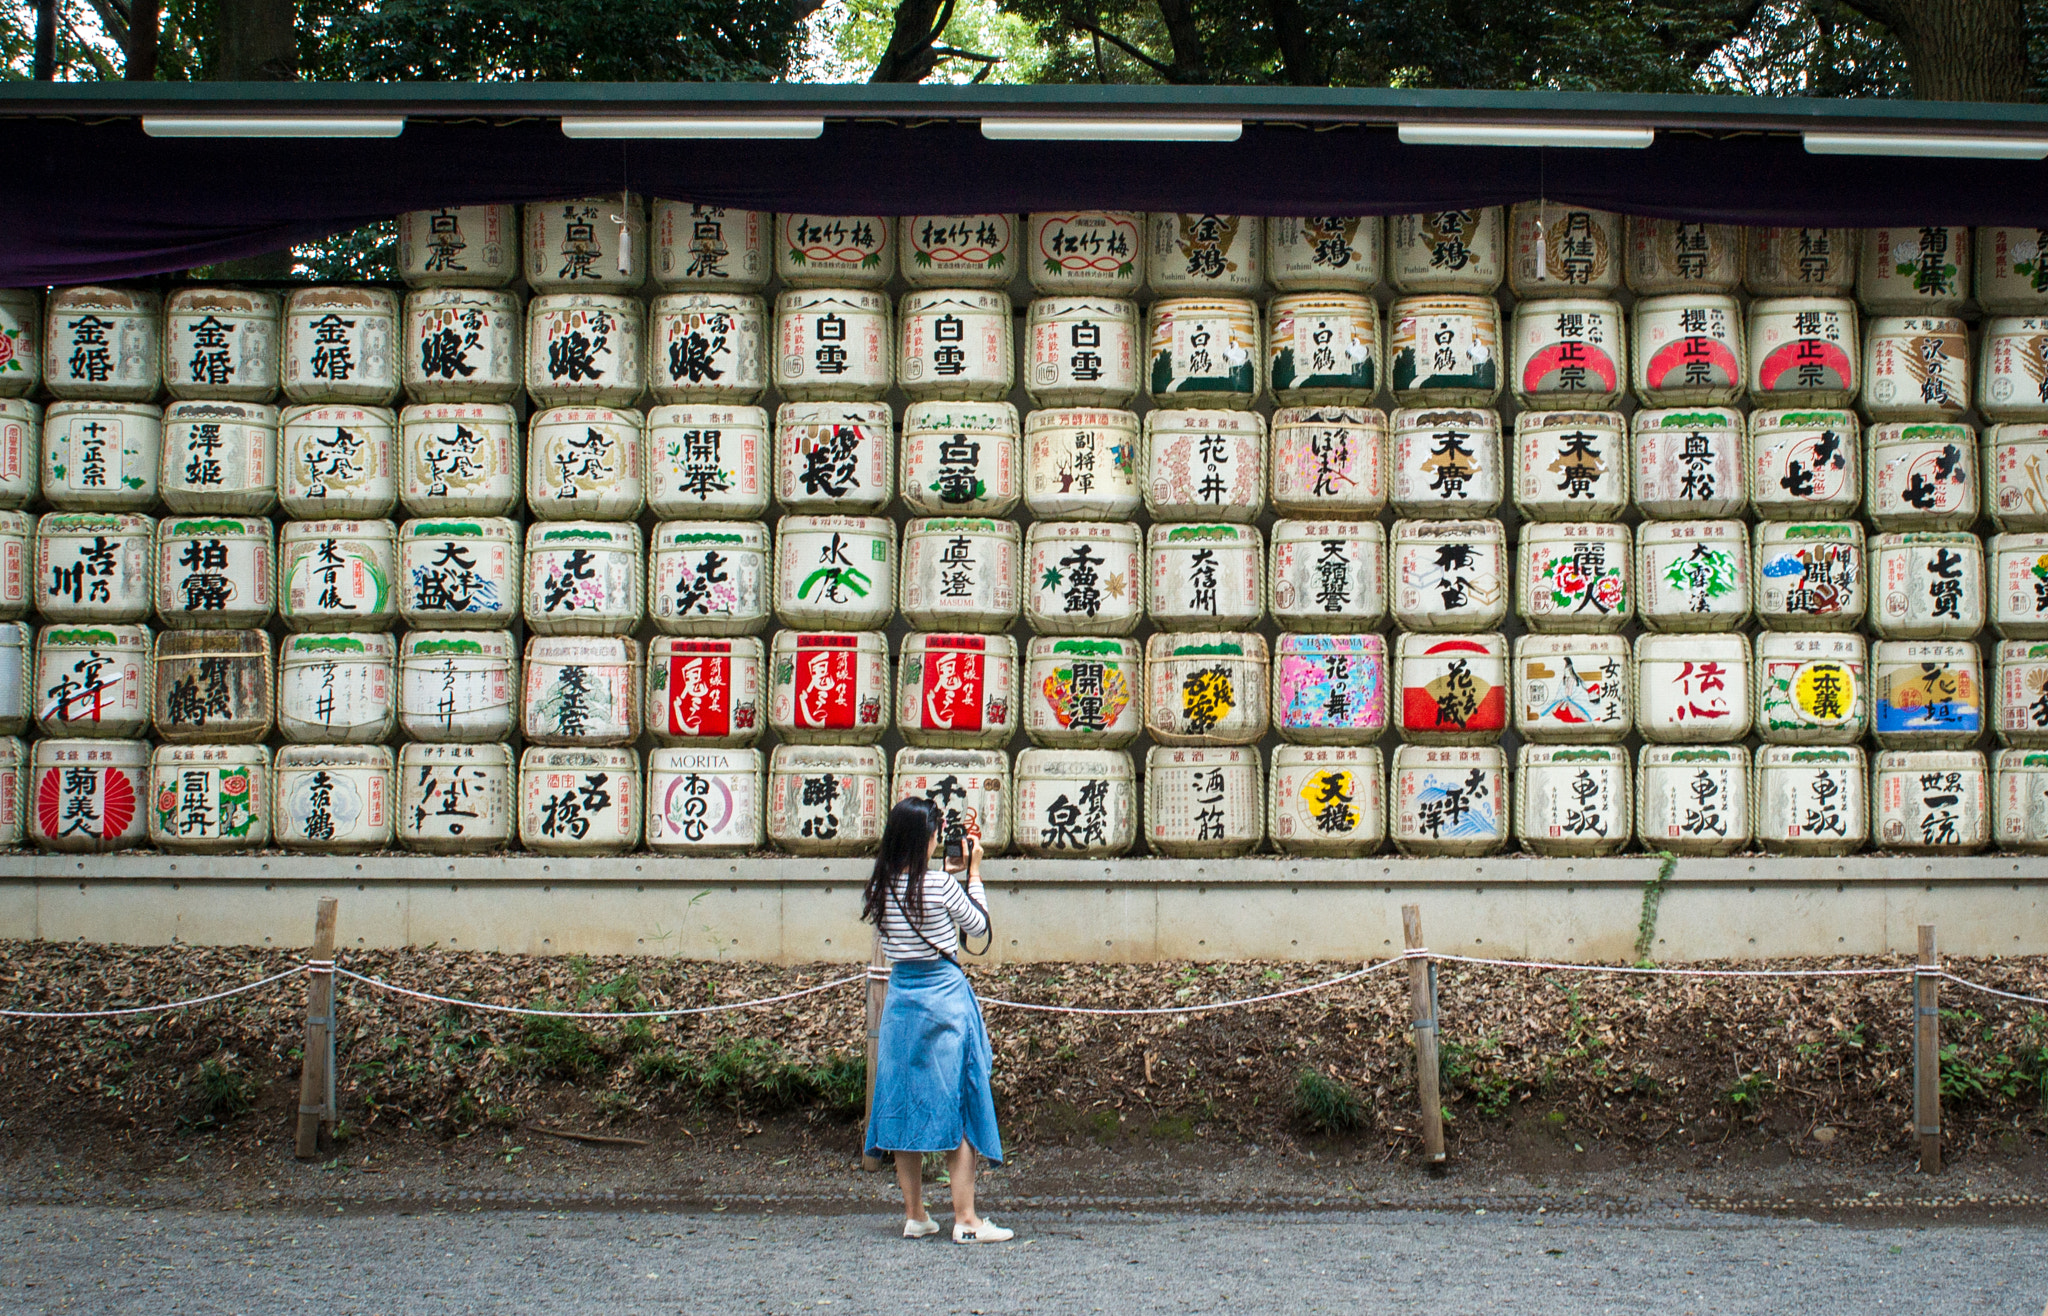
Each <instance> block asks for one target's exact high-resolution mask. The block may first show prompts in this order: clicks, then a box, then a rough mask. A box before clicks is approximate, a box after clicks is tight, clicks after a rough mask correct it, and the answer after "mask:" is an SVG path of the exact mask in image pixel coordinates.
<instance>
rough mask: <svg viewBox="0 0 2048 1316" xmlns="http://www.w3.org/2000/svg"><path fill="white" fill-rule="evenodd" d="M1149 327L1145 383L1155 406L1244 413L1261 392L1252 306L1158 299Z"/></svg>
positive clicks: (1235, 301) (1261, 361)
mask: <svg viewBox="0 0 2048 1316" xmlns="http://www.w3.org/2000/svg"><path fill="white" fill-rule="evenodd" d="M1149 324H1150V329H1149V330H1148V332H1147V341H1148V343H1149V346H1148V348H1147V351H1146V361H1147V363H1148V364H1147V366H1146V376H1145V379H1146V393H1147V394H1148V395H1149V396H1150V397H1151V399H1152V403H1153V405H1154V406H1162V407H1163V406H1181V407H1226V408H1239V409H1243V408H1248V407H1250V406H1251V405H1252V404H1253V403H1254V402H1256V401H1257V400H1258V396H1259V394H1260V393H1261V392H1263V391H1264V389H1265V365H1266V362H1265V357H1264V356H1263V355H1262V354H1261V352H1260V349H1259V307H1258V303H1257V302H1254V301H1252V300H1250V299H1249V298H1211V297H1168V298H1162V299H1161V300H1159V301H1156V302H1154V303H1152V310H1151V315H1150V320H1149Z"/></svg>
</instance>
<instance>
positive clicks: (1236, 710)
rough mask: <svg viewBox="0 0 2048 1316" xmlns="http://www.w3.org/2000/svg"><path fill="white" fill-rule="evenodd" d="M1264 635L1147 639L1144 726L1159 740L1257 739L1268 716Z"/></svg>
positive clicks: (1206, 742)
mask: <svg viewBox="0 0 2048 1316" xmlns="http://www.w3.org/2000/svg"><path fill="white" fill-rule="evenodd" d="M1269 666H1270V661H1269V658H1268V651H1267V648H1266V637H1265V636H1263V635H1260V634H1258V633H1257V632H1254V631H1192V632H1188V633H1185V634H1180V635H1154V636H1152V637H1151V638H1150V639H1148V640H1147V641H1146V642H1145V686H1146V692H1145V730H1146V731H1147V732H1149V733H1150V734H1151V736H1152V738H1153V739H1154V740H1155V741H1157V742H1159V743H1160V744H1162V745H1255V744H1257V743H1258V742H1259V740H1260V739H1261V738H1262V737H1264V736H1265V734H1266V729H1267V727H1268V726H1269V725H1270V722H1271V712H1270V710H1269V708H1268V707H1267V693H1268V688H1267V687H1268V680H1269V670H1268V669H1269Z"/></svg>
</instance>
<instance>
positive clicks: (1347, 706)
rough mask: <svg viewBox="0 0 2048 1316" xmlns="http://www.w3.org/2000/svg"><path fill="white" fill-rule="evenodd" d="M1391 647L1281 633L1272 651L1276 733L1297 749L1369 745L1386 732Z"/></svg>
mask: <svg viewBox="0 0 2048 1316" xmlns="http://www.w3.org/2000/svg"><path fill="white" fill-rule="evenodd" d="M1387 675H1388V674H1387V642H1386V640H1385V639H1384V638H1383V637H1381V636H1378V635H1304V634H1300V633H1296V632H1288V631H1283V632H1281V634H1280V638H1279V639H1278V640H1277V641H1275V643H1274V648H1273V729H1274V730H1275V731H1277V732H1279V734H1280V738H1281V739H1282V740H1285V741H1288V742H1289V743H1291V744H1297V745H1367V744H1371V743H1372V742H1373V741H1376V740H1378V739H1379V738H1380V736H1381V735H1383V734H1384V733H1385V732H1386V729H1387Z"/></svg>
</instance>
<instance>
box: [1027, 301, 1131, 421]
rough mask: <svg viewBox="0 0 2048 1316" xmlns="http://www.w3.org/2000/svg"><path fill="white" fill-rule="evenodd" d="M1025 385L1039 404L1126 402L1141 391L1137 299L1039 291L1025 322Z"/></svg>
mask: <svg viewBox="0 0 2048 1316" xmlns="http://www.w3.org/2000/svg"><path fill="white" fill-rule="evenodd" d="M1024 332H1025V337H1026V339H1027V350H1028V351H1029V353H1030V356H1029V357H1028V358H1027V360H1026V362H1025V366H1024V391H1025V392H1026V393H1029V394H1030V395H1031V400H1032V401H1033V402H1035V403H1037V404H1038V405H1039V406H1041V407H1124V406H1129V405H1130V402H1131V399H1132V398H1134V397H1136V396H1137V395H1138V384H1139V378H1138V304H1137V303H1136V302H1129V301H1122V300H1119V299H1117V298H1114V297H1089V296H1085V295H1071V296H1065V297H1038V298H1034V299H1033V300H1032V303H1031V310H1030V313H1029V317H1028V318H1027V320H1026V322H1025V330H1024Z"/></svg>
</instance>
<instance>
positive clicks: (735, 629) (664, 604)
mask: <svg viewBox="0 0 2048 1316" xmlns="http://www.w3.org/2000/svg"><path fill="white" fill-rule="evenodd" d="M653 542H654V548H653V561H652V563H651V565H650V566H649V576H650V578H649V580H648V595H647V605H648V606H647V611H648V615H649V617H650V618H651V619H652V620H653V622H654V626H655V629H656V630H660V631H665V632H667V633H668V634H671V635H758V634H760V633H761V632H762V631H764V630H766V629H767V628H768V618H769V607H768V581H769V569H768V561H769V550H768V527H767V526H765V525H763V524H761V523H760V522H759V521H663V522H662V523H661V524H660V525H657V526H655V527H654V536H653Z"/></svg>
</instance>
